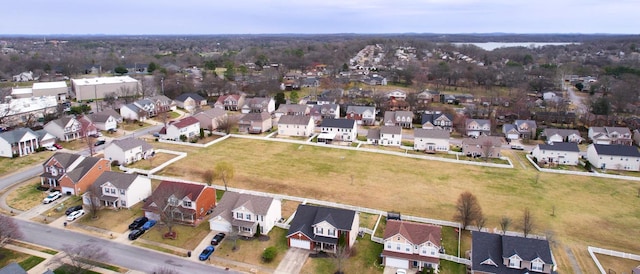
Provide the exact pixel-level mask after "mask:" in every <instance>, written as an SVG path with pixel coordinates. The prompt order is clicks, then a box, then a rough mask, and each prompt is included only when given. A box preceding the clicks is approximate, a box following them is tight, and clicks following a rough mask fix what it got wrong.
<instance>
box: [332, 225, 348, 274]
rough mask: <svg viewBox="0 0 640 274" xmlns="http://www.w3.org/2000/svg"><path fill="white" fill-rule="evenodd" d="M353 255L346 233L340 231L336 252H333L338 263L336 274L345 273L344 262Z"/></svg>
mask: <svg viewBox="0 0 640 274" xmlns="http://www.w3.org/2000/svg"><path fill="white" fill-rule="evenodd" d="M349 256H351V249H350V248H349V245H348V243H347V236H346V233H340V235H339V236H338V244H337V245H336V252H335V253H333V259H334V261H335V264H336V268H337V270H336V272H335V273H336V274H341V273H344V270H343V267H344V263H345V262H346V261H347V259H349Z"/></svg>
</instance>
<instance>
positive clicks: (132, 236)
mask: <svg viewBox="0 0 640 274" xmlns="http://www.w3.org/2000/svg"><path fill="white" fill-rule="evenodd" d="M142 234H144V230H142V229H134V230H132V231H131V233H129V240H132V241H133V240H135V239H138V238H139V237H140V236H142Z"/></svg>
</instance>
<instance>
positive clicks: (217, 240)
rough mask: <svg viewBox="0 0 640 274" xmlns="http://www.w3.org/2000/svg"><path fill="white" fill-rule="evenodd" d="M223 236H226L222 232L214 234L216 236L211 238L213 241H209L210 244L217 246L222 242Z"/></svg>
mask: <svg viewBox="0 0 640 274" xmlns="http://www.w3.org/2000/svg"><path fill="white" fill-rule="evenodd" d="M224 236H226V235H225V234H224V233H222V232H220V233H218V234H216V236H213V239H211V244H212V245H218V244H219V243H220V242H222V239H224Z"/></svg>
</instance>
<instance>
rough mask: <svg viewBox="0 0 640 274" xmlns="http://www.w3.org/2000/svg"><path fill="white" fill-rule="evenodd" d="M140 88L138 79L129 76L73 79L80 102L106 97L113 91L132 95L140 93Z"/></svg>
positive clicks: (72, 84)
mask: <svg viewBox="0 0 640 274" xmlns="http://www.w3.org/2000/svg"><path fill="white" fill-rule="evenodd" d="M138 89H139V85H138V80H136V79H133V78H131V77H129V76H116V77H97V78H82V79H71V90H72V91H73V92H74V93H75V98H76V99H77V100H78V102H80V101H86V100H95V99H104V98H105V97H106V96H107V95H109V94H111V93H115V94H116V95H117V96H132V95H134V94H136V93H138Z"/></svg>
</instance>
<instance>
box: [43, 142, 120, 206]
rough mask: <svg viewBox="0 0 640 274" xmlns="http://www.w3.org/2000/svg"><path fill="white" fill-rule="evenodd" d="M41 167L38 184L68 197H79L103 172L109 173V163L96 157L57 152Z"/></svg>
mask: <svg viewBox="0 0 640 274" xmlns="http://www.w3.org/2000/svg"><path fill="white" fill-rule="evenodd" d="M42 167H43V169H44V172H43V173H42V174H41V175H40V184H41V185H42V186H46V187H49V188H50V189H55V190H59V191H61V192H62V193H66V194H68V195H80V194H82V193H84V192H85V191H87V189H88V188H89V187H90V186H91V184H93V182H94V181H95V180H96V178H98V177H99V176H100V175H102V173H103V172H105V171H111V162H110V161H109V160H106V159H103V158H98V157H85V156H81V155H77V154H72V153H66V152H57V153H55V154H53V155H52V156H51V157H49V159H47V160H46V161H45V162H44V163H43V164H42Z"/></svg>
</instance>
